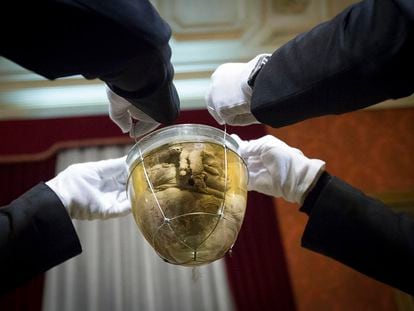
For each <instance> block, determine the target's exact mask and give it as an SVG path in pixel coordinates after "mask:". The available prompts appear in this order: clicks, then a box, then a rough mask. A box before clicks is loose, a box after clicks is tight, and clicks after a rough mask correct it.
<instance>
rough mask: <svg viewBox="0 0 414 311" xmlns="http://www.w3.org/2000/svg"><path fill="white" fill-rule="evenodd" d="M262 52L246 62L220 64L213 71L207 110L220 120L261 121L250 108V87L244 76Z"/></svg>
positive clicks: (226, 121) (247, 77)
mask: <svg viewBox="0 0 414 311" xmlns="http://www.w3.org/2000/svg"><path fill="white" fill-rule="evenodd" d="M264 55H267V54H260V55H257V56H256V57H255V58H253V59H252V60H251V61H249V62H248V63H227V64H223V65H220V66H219V67H218V68H217V69H216V70H215V71H214V73H213V75H212V76H211V82H210V86H209V88H208V90H207V93H206V95H205V100H206V102H207V109H208V111H209V112H210V114H211V115H212V117H213V118H214V119H215V120H216V121H217V122H218V123H219V124H221V125H223V124H225V123H227V124H230V125H249V124H254V123H260V122H258V121H257V120H256V118H255V117H254V115H253V114H252V113H251V110H250V99H251V97H252V89H251V87H250V86H249V85H248V84H247V80H248V79H249V76H250V74H251V73H252V71H253V69H254V68H255V66H256V64H257V62H258V60H259V59H260V58H261V57H262V56H264Z"/></svg>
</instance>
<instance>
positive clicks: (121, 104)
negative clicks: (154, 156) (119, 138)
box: [105, 86, 160, 138]
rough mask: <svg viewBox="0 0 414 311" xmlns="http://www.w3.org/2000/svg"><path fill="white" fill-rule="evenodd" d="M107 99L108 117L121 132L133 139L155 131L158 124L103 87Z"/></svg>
mask: <svg viewBox="0 0 414 311" xmlns="http://www.w3.org/2000/svg"><path fill="white" fill-rule="evenodd" d="M105 88H106V94H107V96H108V99H109V117H110V118H111V119H112V121H114V122H115V123H116V124H117V125H118V126H119V127H120V128H121V130H122V132H123V133H128V132H129V135H130V136H131V137H133V138H136V137H139V136H142V135H145V134H147V133H149V132H151V131H152V130H155V129H156V128H157V127H158V126H159V125H160V123H158V122H157V121H155V120H154V119H152V118H151V117H150V116H148V115H147V114H145V113H144V112H142V111H141V110H139V109H138V108H136V107H135V106H133V105H132V104H131V103H129V102H128V101H127V100H126V99H124V98H122V97H121V96H119V95H118V94H116V93H115V92H113V91H112V90H111V89H110V88H109V87H108V86H105Z"/></svg>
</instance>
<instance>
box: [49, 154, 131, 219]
mask: <svg viewBox="0 0 414 311" xmlns="http://www.w3.org/2000/svg"><path fill="white" fill-rule="evenodd" d="M125 161H126V157H122V158H118V159H110V160H103V161H97V162H87V163H79V164H74V165H71V166H69V167H68V168H67V169H65V170H64V171H62V172H61V173H59V174H58V175H57V176H56V177H55V178H53V179H51V180H49V181H48V182H46V185H48V186H49V187H50V188H51V189H52V190H53V191H54V192H55V193H56V195H57V196H58V197H59V199H60V200H61V201H62V203H63V205H64V206H65V207H66V210H67V211H68V213H69V215H70V217H71V218H74V219H88V220H92V219H107V218H112V217H118V216H124V215H127V214H129V213H130V212H131V205H130V202H129V200H128V199H127V195H126V182H127V178H128V173H127V166H126V162H125Z"/></svg>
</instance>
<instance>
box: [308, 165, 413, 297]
mask: <svg viewBox="0 0 414 311" xmlns="http://www.w3.org/2000/svg"><path fill="white" fill-rule="evenodd" d="M321 178H324V181H322V187H320V189H319V190H318V191H319V193H318V194H317V195H316V196H314V197H313V198H310V199H309V200H308V198H307V199H306V200H305V203H304V206H303V207H302V208H301V210H302V211H305V212H306V213H308V215H309V221H308V223H307V226H306V228H305V232H304V234H303V237H302V246H304V247H306V248H308V249H310V250H313V251H315V252H318V253H321V254H323V255H325V256H329V257H331V258H333V259H335V260H337V261H339V262H342V263H344V264H345V265H347V266H349V267H352V268H354V269H355V270H357V271H359V272H361V273H363V274H365V275H368V276H370V277H372V278H374V279H376V280H378V281H381V282H384V283H386V284H389V285H391V286H393V287H395V288H398V289H400V290H402V291H405V292H407V293H409V294H411V295H414V264H413V263H414V219H413V217H412V216H410V215H408V214H403V213H396V212H394V211H393V210H391V209H390V208H389V207H387V206H386V205H384V204H383V203H382V202H380V201H377V200H374V199H373V198H370V197H368V196H366V195H364V194H363V193H362V192H360V191H359V190H357V189H355V188H353V187H351V186H350V185H348V184H347V183H345V182H343V181H341V180H340V179H338V178H335V177H331V176H330V175H329V174H327V173H325V174H324V175H323V176H322V177H321ZM318 184H319V186H320V185H321V183H320V182H319V181H318ZM317 187H318V185H317ZM311 194H313V195H315V193H314V192H313V191H312V192H311ZM311 194H310V195H311Z"/></svg>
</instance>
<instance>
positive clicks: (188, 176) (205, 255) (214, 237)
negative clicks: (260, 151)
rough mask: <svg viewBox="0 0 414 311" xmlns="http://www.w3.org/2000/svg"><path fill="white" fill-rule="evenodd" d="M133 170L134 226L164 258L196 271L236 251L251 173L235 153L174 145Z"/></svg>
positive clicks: (208, 146)
mask: <svg viewBox="0 0 414 311" xmlns="http://www.w3.org/2000/svg"><path fill="white" fill-rule="evenodd" d="M131 169H132V172H131V174H130V178H129V181H128V194H129V197H130V199H131V203H132V212H133V215H134V218H135V221H136V223H137V225H138V227H139V229H140V230H141V232H142V234H143V235H144V237H145V238H146V240H147V241H148V242H149V243H150V244H151V246H152V247H153V248H154V249H155V251H156V252H157V253H158V255H159V256H160V257H161V258H163V259H164V260H165V261H167V262H169V263H173V264H179V265H185V266H196V265H202V264H206V263H210V262H212V261H214V260H217V259H219V258H221V257H223V256H224V255H225V253H226V252H227V251H228V250H229V249H230V248H231V247H232V245H233V244H234V242H235V241H236V238H237V235H238V232H239V230H240V227H241V224H242V222H243V218H244V212H245V208H246V198H247V169H246V166H245V164H244V162H243V161H242V160H241V159H240V157H239V156H238V155H237V154H236V153H234V152H233V151H231V150H230V149H227V148H226V149H225V148H224V146H222V145H219V144H214V143H200V142H196V143H192V142H185V143H174V144H168V145H163V146H161V147H159V148H157V149H155V150H153V151H151V152H150V153H148V154H146V155H144V161H143V162H142V161H141V159H138V160H137V162H136V163H134V164H133V165H132V166H131ZM148 180H149V181H150V182H148Z"/></svg>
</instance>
